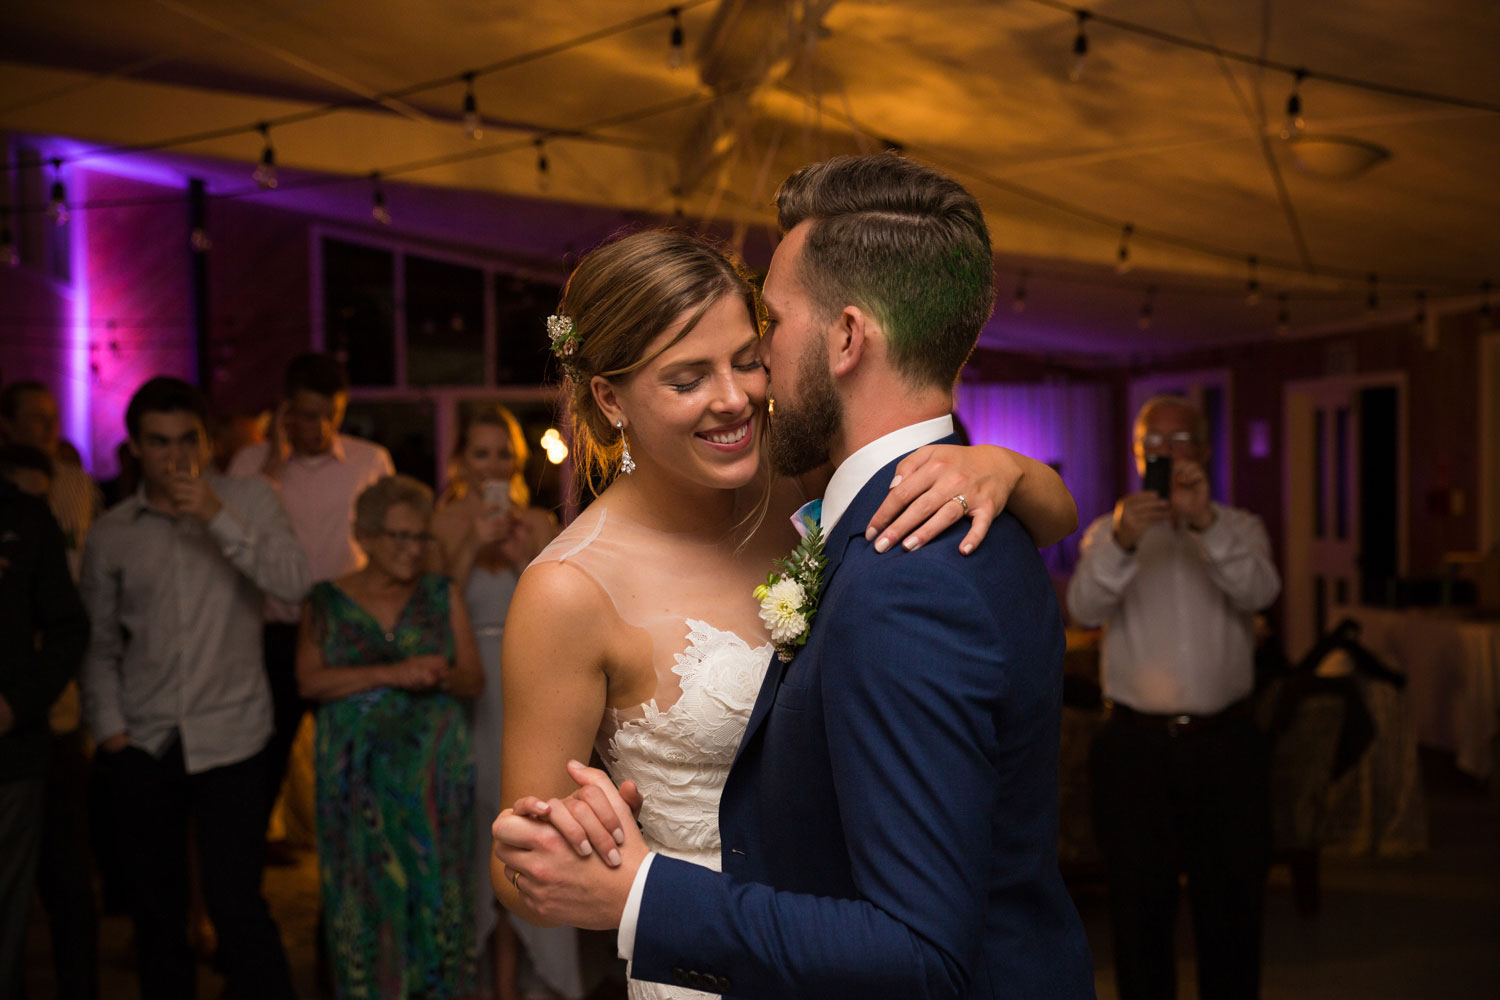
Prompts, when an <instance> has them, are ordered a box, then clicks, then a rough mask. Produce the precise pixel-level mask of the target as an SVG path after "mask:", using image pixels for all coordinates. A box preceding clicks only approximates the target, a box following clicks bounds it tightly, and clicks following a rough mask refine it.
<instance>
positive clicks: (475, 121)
mask: <svg viewBox="0 0 1500 1000" xmlns="http://www.w3.org/2000/svg"><path fill="white" fill-rule="evenodd" d="M464 134H465V135H467V136H468V137H469V138H470V139H482V138H484V128H483V126H482V123H481V122H480V120H479V100H478V98H476V97H475V96H474V74H473V73H465V74H464Z"/></svg>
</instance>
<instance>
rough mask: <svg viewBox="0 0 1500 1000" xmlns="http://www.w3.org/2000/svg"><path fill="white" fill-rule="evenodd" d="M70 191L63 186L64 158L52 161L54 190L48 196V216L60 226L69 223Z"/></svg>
mask: <svg viewBox="0 0 1500 1000" xmlns="http://www.w3.org/2000/svg"><path fill="white" fill-rule="evenodd" d="M69 215H70V213H69V212H68V192H67V190H66V189H65V188H64V187H63V181H62V160H53V161H52V190H51V191H50V192H49V193H48V196H47V218H49V219H51V220H52V221H53V222H55V223H57V224H58V225H59V226H66V225H67V224H68V216H69Z"/></svg>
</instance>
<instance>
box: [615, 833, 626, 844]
mask: <svg viewBox="0 0 1500 1000" xmlns="http://www.w3.org/2000/svg"><path fill="white" fill-rule="evenodd" d="M615 843H617V844H623V843H625V831H624V830H616V831H615Z"/></svg>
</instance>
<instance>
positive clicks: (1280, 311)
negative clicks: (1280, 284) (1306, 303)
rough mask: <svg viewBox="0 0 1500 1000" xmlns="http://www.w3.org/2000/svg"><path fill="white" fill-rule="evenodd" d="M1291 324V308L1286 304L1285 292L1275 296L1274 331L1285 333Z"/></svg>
mask: <svg viewBox="0 0 1500 1000" xmlns="http://www.w3.org/2000/svg"><path fill="white" fill-rule="evenodd" d="M1291 326H1292V308H1291V306H1289V305H1288V304H1287V299H1286V292H1282V293H1280V294H1279V295H1277V296H1276V332H1277V333H1286V332H1287V330H1289V329H1291Z"/></svg>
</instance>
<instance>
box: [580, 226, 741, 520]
mask: <svg viewBox="0 0 1500 1000" xmlns="http://www.w3.org/2000/svg"><path fill="white" fill-rule="evenodd" d="M726 295H735V296H738V297H739V298H740V300H741V301H743V302H744V303H745V311H746V313H747V314H748V315H749V316H750V319H751V321H752V323H755V324H756V325H757V327H758V326H759V313H758V305H759V300H758V299H757V297H756V294H755V289H754V288H753V287H752V286H751V284H750V280H749V275H748V273H747V272H746V271H745V270H744V268H743V266H742V265H741V264H739V263H738V262H736V261H734V260H732V259H731V258H730V257H728V256H727V255H726V254H724V253H722V252H720V251H719V250H718V249H717V248H715V247H713V246H710V245H709V244H707V243H704V242H703V241H702V240H701V239H698V238H696V237H693V236H688V235H686V234H684V233H677V232H671V231H666V230H648V231H644V232H637V233H631V234H629V235H627V236H622V237H620V238H618V239H615V240H612V241H611V242H609V243H605V244H603V245H602V246H600V247H597V248H596V249H594V250H591V251H589V253H588V255H587V256H585V257H584V258H583V260H582V261H580V262H579V264H578V267H577V268H575V269H574V271H573V275H572V277H570V278H569V279H568V284H567V287H565V288H564V289H563V296H562V303H561V305H560V306H559V307H558V311H557V312H558V315H559V316H565V317H567V318H568V319H571V320H572V321H573V330H574V332H575V334H576V336H577V338H578V341H577V346H576V347H575V349H574V352H573V353H572V354H571V355H568V356H566V357H564V358H561V359H560V361H561V363H562V369H563V372H564V373H565V375H566V376H567V383H566V385H567V393H568V408H569V410H570V412H571V414H572V420H573V454H574V456H575V458H576V460H577V461H578V464H579V471H581V472H582V473H583V474H584V478H585V479H586V480H587V481H588V484H589V488H590V489H591V490H592V491H593V492H594V493H595V495H597V494H599V493H600V492H602V491H603V489H604V487H605V486H607V485H609V482H610V480H611V479H613V478H614V475H615V473H616V471H617V470H618V468H619V464H620V432H619V431H618V430H616V429H615V427H614V425H613V424H611V423H610V422H609V421H608V420H607V419H605V416H604V414H603V412H601V411H600V409H599V405H598V403H596V402H595V401H594V394H593V390H592V389H591V388H590V387H589V382H590V380H591V379H593V377H594V376H596V375H598V376H600V377H602V378H606V379H611V380H614V379H621V378H626V377H628V376H630V375H631V374H632V373H634V372H636V371H638V370H640V369H641V368H643V367H645V366H646V365H648V364H650V363H651V361H652V359H654V358H655V357H656V356H657V355H659V354H660V353H661V352H662V351H665V350H666V349H667V348H669V347H671V346H672V345H673V344H675V343H677V342H678V341H680V340H681V339H682V338H683V337H685V336H687V335H688V333H690V332H691V331H692V329H693V328H694V327H696V326H697V325H698V321H699V320H700V319H702V318H703V314H704V313H706V312H708V310H709V309H711V308H712V307H713V306H714V305H715V304H716V303H717V302H718V301H719V300H720V299H722V298H723V297H724V296H726ZM684 313H686V314H687V316H688V321H687V323H686V324H684V326H683V327H682V329H681V330H679V331H678V332H677V336H676V337H674V338H673V339H672V340H671V341H670V342H669V343H666V344H662V345H660V346H659V347H658V348H657V349H656V350H655V351H652V352H651V353H649V354H648V353H647V351H648V350H649V349H650V347H651V345H652V341H654V340H655V339H656V338H657V337H658V336H660V334H661V332H662V331H663V330H665V329H666V328H667V327H669V326H671V325H672V323H673V322H674V321H676V320H677V319H678V318H679V317H681V316H682V315H683V314H684ZM627 432H628V428H627Z"/></svg>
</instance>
